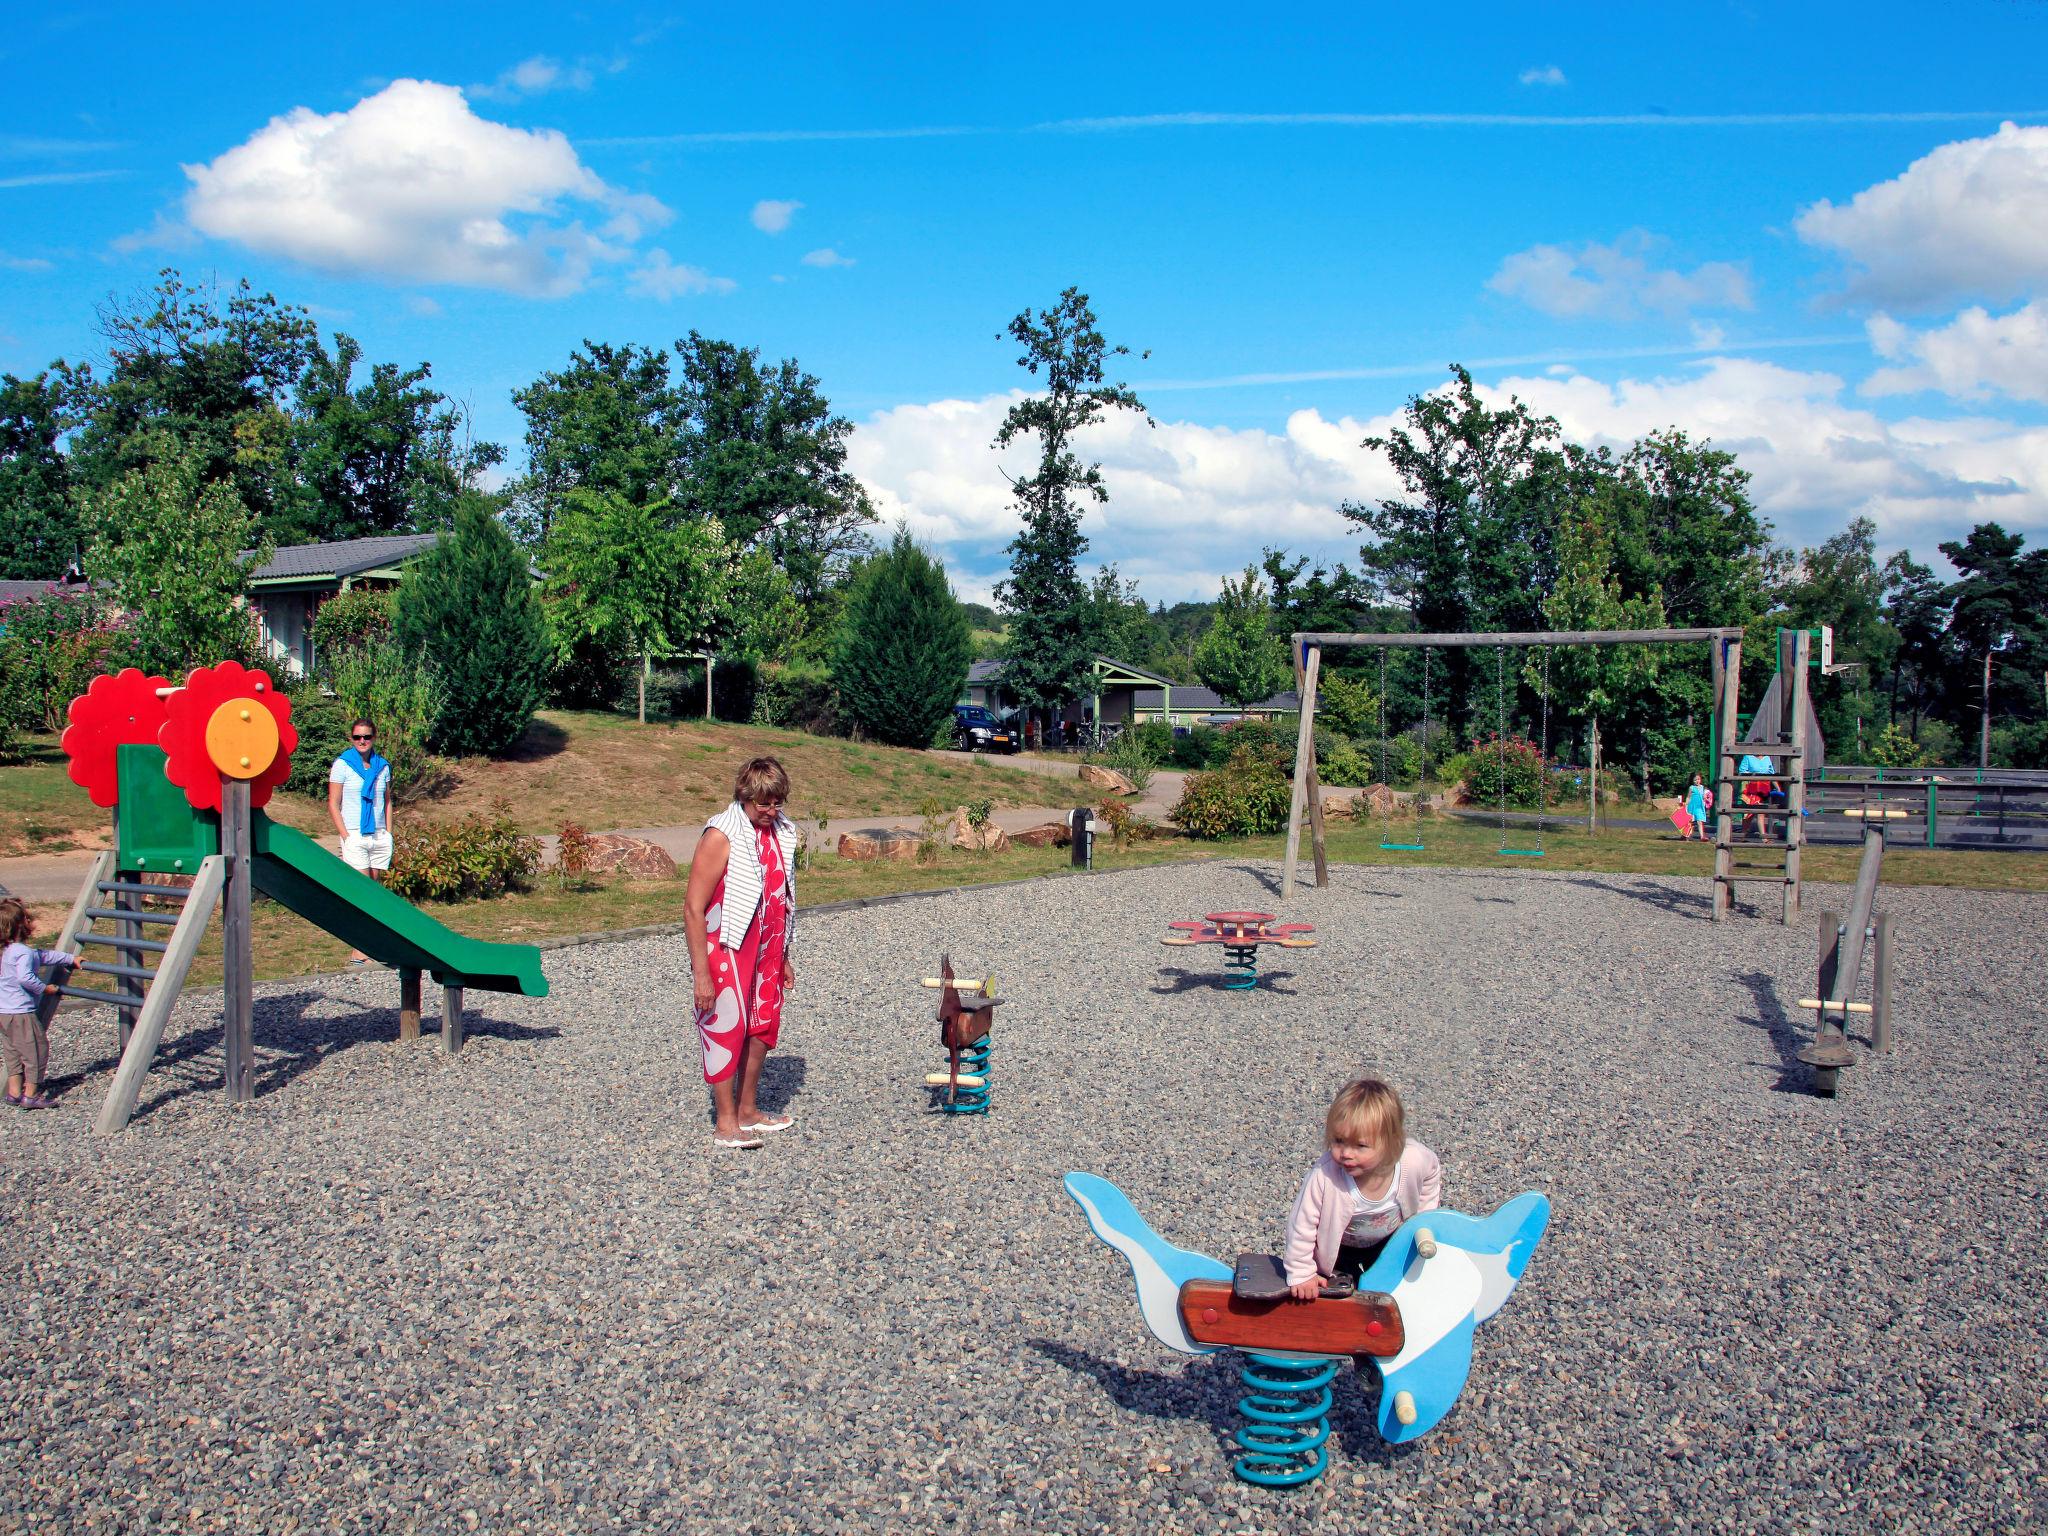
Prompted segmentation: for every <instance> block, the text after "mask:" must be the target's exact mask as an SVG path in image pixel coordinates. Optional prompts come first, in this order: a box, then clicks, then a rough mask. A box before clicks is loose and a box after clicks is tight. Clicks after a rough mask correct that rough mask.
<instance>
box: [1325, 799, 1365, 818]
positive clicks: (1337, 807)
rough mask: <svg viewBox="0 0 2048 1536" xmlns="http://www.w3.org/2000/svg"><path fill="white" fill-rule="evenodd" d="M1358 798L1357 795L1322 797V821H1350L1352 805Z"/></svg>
mask: <svg viewBox="0 0 2048 1536" xmlns="http://www.w3.org/2000/svg"><path fill="white" fill-rule="evenodd" d="M1358 798H1359V797H1358V796H1357V795H1325V796H1323V820H1325V821H1349V820H1350V819H1351V807H1352V804H1353V802H1354V801H1356V800H1357V799H1358Z"/></svg>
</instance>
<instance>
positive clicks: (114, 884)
mask: <svg viewBox="0 0 2048 1536" xmlns="http://www.w3.org/2000/svg"><path fill="white" fill-rule="evenodd" d="M93 889H94V890H96V891H104V892H106V893H107V894H109V895H112V894H114V893H116V892H119V893H120V894H122V895H126V896H155V897H158V898H160V899H162V900H164V901H183V900H184V899H185V898H186V897H188V896H190V895H191V894H192V893H191V892H190V891H189V890H187V889H186V888H185V887H184V886H182V885H143V884H141V883H139V882H137V881H134V880H102V881H100V882H99V884H97V885H95V886H94V887H93Z"/></svg>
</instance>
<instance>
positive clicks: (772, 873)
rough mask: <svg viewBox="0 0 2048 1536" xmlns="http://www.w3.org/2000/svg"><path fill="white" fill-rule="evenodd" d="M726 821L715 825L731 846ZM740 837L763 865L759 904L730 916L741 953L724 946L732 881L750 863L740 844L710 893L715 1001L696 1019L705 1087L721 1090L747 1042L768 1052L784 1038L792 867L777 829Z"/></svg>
mask: <svg viewBox="0 0 2048 1536" xmlns="http://www.w3.org/2000/svg"><path fill="white" fill-rule="evenodd" d="M727 819H728V818H726V817H720V818H718V819H716V820H714V821H713V822H712V823H711V825H712V826H714V827H717V828H718V829H719V830H720V831H722V832H725V833H726V836H727V839H728V841H729V842H731V841H732V839H733V836H734V833H735V831H737V830H738V829H737V828H731V827H728V826H727V825H726V822H727ZM740 835H741V836H748V835H751V837H752V840H753V846H754V852H755V856H756V858H757V859H758V860H759V869H760V874H761V882H760V886H759V891H760V897H759V902H758V905H757V906H756V908H755V910H754V911H753V912H752V913H750V914H747V916H746V917H744V918H743V917H741V915H740V913H739V911H738V905H739V903H738V902H735V904H734V911H733V913H732V914H731V915H732V917H733V918H734V919H735V920H736V921H744V922H746V928H745V929H744V933H745V937H744V939H742V940H741V941H740V942H739V943H738V944H737V945H728V944H727V943H726V942H725V934H724V926H723V925H724V922H725V919H726V917H727V915H728V914H727V912H726V894H727V887H728V885H730V884H749V883H751V882H747V881H744V880H743V881H740V882H735V881H734V880H733V874H734V869H733V865H734V864H735V863H736V862H738V861H739V860H741V859H744V858H745V857H746V856H747V851H746V849H745V848H744V847H742V846H739V845H738V844H737V843H734V845H733V846H732V848H731V851H730V852H729V853H728V854H727V856H726V868H725V873H724V874H722V875H720V876H719V877H718V884H717V885H716V886H715V887H714V888H713V889H712V892H711V902H710V905H708V906H707V907H706V908H705V909H704V925H705V928H706V929H707V930H708V932H707V934H706V938H707V940H708V945H707V947H708V948H709V950H710V952H711V985H712V987H713V988H714V990H715V994H716V995H715V996H714V998H713V1000H712V1004H711V1006H710V1007H709V1008H704V1009H699V1010H698V1011H697V1036H698V1039H699V1041H700V1042H701V1043H702V1045H703V1047H704V1081H705V1082H707V1083H722V1082H724V1081H725V1080H726V1079H727V1078H729V1077H731V1076H732V1075H733V1073H734V1072H736V1071H738V1070H739V1064H740V1054H741V1051H742V1049H743V1047H744V1045H745V1043H746V1041H747V1039H748V1037H750V1036H751V1037H753V1038H755V1039H759V1040H762V1041H764V1042H766V1044H767V1047H768V1049H770V1050H773V1049H774V1048H775V1042H776V1040H777V1038H778V1037H779V1036H780V1035H781V1032H782V997H783V992H782V965H783V959H784V956H785V955H786V954H787V953H788V946H789V926H790V923H789V920H790V913H791V911H792V910H793V909H794V907H795V894H796V893H795V889H794V883H793V882H792V880H791V879H790V868H789V859H788V856H787V854H786V852H785V850H784V848H783V846H782V844H783V839H782V838H781V837H780V836H778V829H777V828H776V827H756V826H754V825H753V823H752V822H747V823H746V825H745V831H744V832H741V833H740Z"/></svg>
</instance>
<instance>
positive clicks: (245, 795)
mask: <svg viewBox="0 0 2048 1536" xmlns="http://www.w3.org/2000/svg"><path fill="white" fill-rule="evenodd" d="M249 825H250V823H249V784H248V781H247V780H246V779H230V778H226V777H223V778H222V780H221V786H220V844H221V852H222V853H223V854H225V855H226V856H227V861H228V868H227V890H226V893H225V895H224V897H223V900H222V904H221V973H222V975H221V989H222V1007H221V1042H222V1049H223V1054H224V1055H225V1056H226V1058H227V1073H226V1076H227V1091H228V1102H229V1103H230V1104H245V1103H247V1102H248V1101H249V1100H250V1099H252V1098H254V1097H255V1095H256V1061H255V1057H256V995H255V976H254V965H253V956H252V955H251V953H250V933H249V864H250V861H251V857H252V855H251V852H250V847H249ZM187 905H188V906H189V905H190V903H189V902H188V903H187Z"/></svg>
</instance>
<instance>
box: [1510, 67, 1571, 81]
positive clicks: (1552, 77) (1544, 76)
mask: <svg viewBox="0 0 2048 1536" xmlns="http://www.w3.org/2000/svg"><path fill="white" fill-rule="evenodd" d="M1516 78H1517V79H1519V80H1520V81H1521V82H1522V84H1524V85H1563V84H1564V83H1565V78H1564V71H1563V70H1561V69H1559V68H1558V67H1557V66H1556V65H1555V64H1546V65H1544V66H1543V67H1542V68H1541V69H1525V70H1523V71H1522V72H1521V74H1520V75H1518V76H1516Z"/></svg>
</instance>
